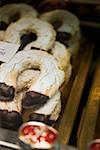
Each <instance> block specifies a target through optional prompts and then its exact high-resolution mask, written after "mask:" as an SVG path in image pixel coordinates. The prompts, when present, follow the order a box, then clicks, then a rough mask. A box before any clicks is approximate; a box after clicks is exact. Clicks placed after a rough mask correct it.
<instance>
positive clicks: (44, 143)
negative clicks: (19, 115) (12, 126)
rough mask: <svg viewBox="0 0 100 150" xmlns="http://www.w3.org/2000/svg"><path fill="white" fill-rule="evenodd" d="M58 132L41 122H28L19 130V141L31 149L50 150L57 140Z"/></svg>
mask: <svg viewBox="0 0 100 150" xmlns="http://www.w3.org/2000/svg"><path fill="white" fill-rule="evenodd" d="M57 137H58V132H57V131H56V130H55V129H54V128H52V127H50V126H48V125H45V124H44V123H41V122H35V121H31V122H27V123H25V124H23V125H22V126H21V128H20V129H19V139H20V140H21V141H22V142H23V143H25V144H27V145H30V147H31V148H33V149H34V148H35V149H37V148H41V149H50V148H51V147H53V145H54V143H55V141H56V140H57Z"/></svg>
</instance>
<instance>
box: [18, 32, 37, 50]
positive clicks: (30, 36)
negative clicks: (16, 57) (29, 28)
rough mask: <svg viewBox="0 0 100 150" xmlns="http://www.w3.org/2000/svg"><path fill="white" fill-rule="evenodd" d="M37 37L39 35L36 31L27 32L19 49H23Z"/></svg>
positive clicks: (22, 37) (21, 39)
mask: <svg viewBox="0 0 100 150" xmlns="http://www.w3.org/2000/svg"><path fill="white" fill-rule="evenodd" d="M36 39H37V36H36V34H35V33H26V34H23V35H22V36H21V38H20V41H21V46H20V48H19V50H22V49H23V48H24V47H25V46H26V45H27V44H28V43H30V42H32V41H35V40H36Z"/></svg>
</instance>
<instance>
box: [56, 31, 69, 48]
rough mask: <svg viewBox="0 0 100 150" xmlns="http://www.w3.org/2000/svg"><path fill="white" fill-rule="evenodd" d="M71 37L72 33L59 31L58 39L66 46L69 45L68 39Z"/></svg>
mask: <svg viewBox="0 0 100 150" xmlns="http://www.w3.org/2000/svg"><path fill="white" fill-rule="evenodd" d="M70 38H71V34H70V33H67V32H57V36H56V40H57V41H59V42H61V43H63V44H64V45H65V46H66V47H68V44H67V43H68V42H67V41H68V40H69V39H70Z"/></svg>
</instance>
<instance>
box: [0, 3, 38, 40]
mask: <svg viewBox="0 0 100 150" xmlns="http://www.w3.org/2000/svg"><path fill="white" fill-rule="evenodd" d="M12 12H13V13H12ZM37 15H38V12H37V11H36V10H35V9H34V8H33V7H31V6H29V5H27V4H24V3H20V4H17V3H16V4H6V5H5V6H2V7H1V8H0V40H4V34H5V32H4V31H5V30H6V28H7V26H8V25H9V24H10V23H11V22H15V21H17V20H19V19H20V18H29V17H30V16H31V17H33V18H34V17H37Z"/></svg>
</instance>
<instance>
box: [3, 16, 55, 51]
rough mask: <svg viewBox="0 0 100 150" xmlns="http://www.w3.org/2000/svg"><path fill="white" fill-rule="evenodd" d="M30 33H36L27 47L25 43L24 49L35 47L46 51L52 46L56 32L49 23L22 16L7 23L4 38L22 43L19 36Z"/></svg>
mask: <svg viewBox="0 0 100 150" xmlns="http://www.w3.org/2000/svg"><path fill="white" fill-rule="evenodd" d="M30 33H34V34H36V39H35V40H34V41H33V42H31V43H30V44H28V47H27V45H26V49H32V47H33V48H34V47H35V48H39V49H43V50H45V51H47V50H48V49H50V48H51V47H52V46H53V44H54V41H55V38H56V32H55V30H54V29H53V26H52V25H50V24H49V23H47V22H45V21H42V20H40V19H37V18H34V19H33V18H27V19H25V18H24V19H20V20H19V21H17V22H16V23H12V24H11V25H9V27H8V28H7V31H6V33H5V39H4V40H5V41H7V42H11V43H15V44H23V43H21V37H22V36H23V35H25V34H30ZM24 47H25V41H24Z"/></svg>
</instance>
